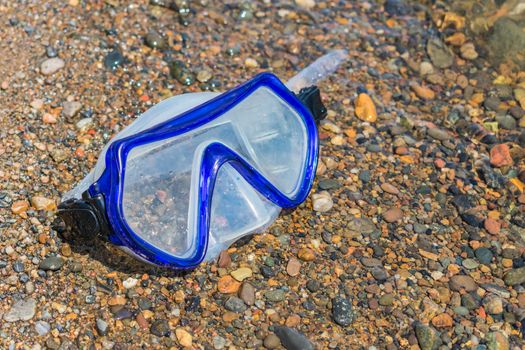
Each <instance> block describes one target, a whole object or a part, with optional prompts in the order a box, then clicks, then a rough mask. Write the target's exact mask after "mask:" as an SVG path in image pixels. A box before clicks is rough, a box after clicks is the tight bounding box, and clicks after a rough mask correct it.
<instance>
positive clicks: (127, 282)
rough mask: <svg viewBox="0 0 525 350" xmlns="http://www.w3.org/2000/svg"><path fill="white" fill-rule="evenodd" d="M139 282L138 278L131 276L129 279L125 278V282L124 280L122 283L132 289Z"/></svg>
mask: <svg viewBox="0 0 525 350" xmlns="http://www.w3.org/2000/svg"><path fill="white" fill-rule="evenodd" d="M138 282H139V280H138V279H136V278H133V277H129V278H127V279H125V280H124V281H123V282H122V285H123V286H124V288H126V289H130V288H133V287H135V286H136V285H137V283H138Z"/></svg>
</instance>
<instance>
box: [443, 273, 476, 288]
mask: <svg viewBox="0 0 525 350" xmlns="http://www.w3.org/2000/svg"><path fill="white" fill-rule="evenodd" d="M449 286H450V289H452V290H453V291H457V292H459V291H461V290H462V289H464V290H465V291H466V292H473V291H475V290H476V289H478V285H477V284H476V282H475V281H474V279H473V278H472V277H470V276H467V275H454V276H452V277H450V281H449Z"/></svg>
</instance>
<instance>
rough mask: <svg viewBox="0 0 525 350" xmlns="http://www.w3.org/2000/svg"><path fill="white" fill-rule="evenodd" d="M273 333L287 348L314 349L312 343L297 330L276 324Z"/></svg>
mask: <svg viewBox="0 0 525 350" xmlns="http://www.w3.org/2000/svg"><path fill="white" fill-rule="evenodd" d="M274 332H275V334H276V335H277V336H278V337H279V340H280V341H281V344H282V345H283V346H284V347H285V348H286V349H287V350H314V349H315V347H314V345H313V344H312V343H311V342H310V340H308V338H306V337H305V336H304V335H303V334H302V333H300V332H299V331H297V330H295V329H293V328H289V327H285V326H276V327H275V329H274Z"/></svg>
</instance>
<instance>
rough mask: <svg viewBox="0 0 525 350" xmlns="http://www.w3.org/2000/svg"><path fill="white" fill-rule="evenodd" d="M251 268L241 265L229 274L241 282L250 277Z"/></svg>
mask: <svg viewBox="0 0 525 350" xmlns="http://www.w3.org/2000/svg"><path fill="white" fill-rule="evenodd" d="M252 273H253V272H252V269H250V268H249V267H241V268H238V269H237V270H234V271H232V272H231V273H230V274H231V275H232V277H233V278H235V279H236V280H237V281H239V282H242V281H244V280H245V279H247V278H249V277H252Z"/></svg>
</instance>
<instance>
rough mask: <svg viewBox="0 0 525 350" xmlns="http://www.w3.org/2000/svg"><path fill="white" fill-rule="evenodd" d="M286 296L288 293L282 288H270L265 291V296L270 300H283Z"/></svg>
mask: <svg viewBox="0 0 525 350" xmlns="http://www.w3.org/2000/svg"><path fill="white" fill-rule="evenodd" d="M285 296H286V293H285V292H284V290H282V289H275V290H270V291H267V292H266V293H264V297H265V298H266V299H268V300H269V301H273V302H279V301H283V300H284V298H285Z"/></svg>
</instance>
